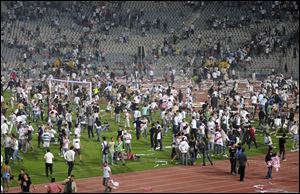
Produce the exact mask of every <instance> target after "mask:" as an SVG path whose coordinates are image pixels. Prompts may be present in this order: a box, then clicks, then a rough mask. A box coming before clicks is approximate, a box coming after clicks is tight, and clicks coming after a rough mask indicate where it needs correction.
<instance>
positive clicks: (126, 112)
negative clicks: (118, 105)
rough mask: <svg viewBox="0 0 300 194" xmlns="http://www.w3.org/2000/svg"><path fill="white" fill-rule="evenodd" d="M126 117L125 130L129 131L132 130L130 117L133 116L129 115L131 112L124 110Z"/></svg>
mask: <svg viewBox="0 0 300 194" xmlns="http://www.w3.org/2000/svg"><path fill="white" fill-rule="evenodd" d="M124 115H125V123H124V127H125V129H129V128H130V117H131V114H130V113H129V111H128V110H127V109H125V110H124Z"/></svg>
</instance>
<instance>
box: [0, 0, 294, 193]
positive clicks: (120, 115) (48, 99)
mask: <svg viewBox="0 0 300 194" xmlns="http://www.w3.org/2000/svg"><path fill="white" fill-rule="evenodd" d="M38 4H40V3H36V5H35V6H37V8H36V9H33V12H24V14H23V15H24V16H25V19H26V17H29V18H30V20H31V19H34V18H35V17H44V14H45V12H46V11H45V9H42V8H38V7H39V6H41V7H44V6H46V10H47V7H48V8H49V9H50V7H51V5H52V3H51V4H47V3H45V5H43V3H42V5H38ZM14 5H15V6H14ZM11 6H12V7H14V9H16V12H17V14H14V13H9V15H10V18H9V19H10V20H12V21H13V20H16V19H17V20H25V19H24V18H18V17H19V15H20V14H19V13H18V8H19V7H21V9H20V10H22V9H23V8H22V7H23V5H22V3H21V4H20V2H16V3H15V4H14V3H12V5H11ZM67 9H69V10H67V11H69V12H71V13H74V12H73V11H74V10H78V9H79V10H80V9H81V8H80V6H78V5H77V3H75V4H74V5H72V6H71V7H69V8H67ZM22 13H23V12H22ZM26 14H28V15H26ZM35 14H38V15H37V16H36V15H35ZM77 14H78V15H76V16H75V15H74V18H73V19H74V22H75V23H77V24H79V25H82V26H84V27H85V28H86V36H87V37H89V34H92V33H93V31H94V30H93V24H95V23H97V22H99V23H101V21H102V20H105V21H111V22H118V23H119V24H120V25H128V27H129V28H130V27H137V28H138V27H139V26H140V25H139V22H142V21H140V17H142V15H143V11H140V12H138V13H131V11H130V10H129V11H128V12H127V13H126V14H125V16H126V17H125V16H124V17H121V16H120V17H119V18H117V17H116V15H114V13H110V11H109V10H106V8H105V6H104V7H103V5H97V6H95V12H94V13H93V17H91V18H89V19H90V20H87V19H86V17H84V15H82V13H81V12H80V11H79V12H77ZM17 16H18V17H17ZM102 16H105V17H102ZM126 18H129V19H128V21H129V23H127V20H126ZM130 18H131V19H130ZM132 18H134V19H132ZM135 22H136V23H135ZM142 23H144V22H142ZM160 23H161V21H158V20H156V23H155V24H156V26H160V25H159V24H160ZM53 25H54V27H56V28H57V31H58V34H60V32H59V29H60V28H59V22H58V20H55V19H54V20H53ZM163 26H166V25H163ZM143 28H146V26H141V31H143ZM165 28H167V27H163V31H164V30H166V29H165ZM105 31H106V32H107V35H109V33H108V29H107V28H105ZM187 31H189V32H191V33H194V32H193V28H191V29H190V30H187ZM36 33H37V36H36V37H39V35H38V34H39V30H38V29H37V30H36ZM30 34H31V37H32V39H34V37H35V36H34V33H30ZM60 35H61V34H60ZM281 35H285V29H284V27H282V28H280V29H276V30H275V31H274V33H271V30H269V31H266V32H262V33H258V34H255V35H253V37H252V40H251V42H250V43H249V45H246V46H245V47H243V49H239V50H238V51H236V52H235V53H234V54H233V55H230V53H231V52H229V49H228V51H226V52H225V51H224V53H223V50H222V49H221V43H220V42H215V41H214V40H211V44H209V45H207V50H208V51H207V53H209V54H208V55H206V54H205V53H204V54H203V55H205V56H207V57H208V58H209V59H211V60H213V61H215V60H219V59H222V58H224V57H225V55H226V56H227V59H228V61H230V65H233V66H234V64H235V63H237V61H236V59H238V60H240V59H241V60H243V59H244V57H248V56H250V55H251V54H250V53H252V51H253V52H255V53H256V54H259V53H260V48H258V45H259V46H261V47H262V48H264V49H266V48H268V47H271V48H272V49H274V50H276V48H277V46H278V47H280V48H281V47H284V46H285V45H283V41H282V39H281V38H280V36H281ZM29 37H30V36H29ZM293 38H294V36H293ZM56 40H61V42H57V43H53V42H52V43H49V44H54V45H51V46H52V49H50V48H49V50H51V54H50V55H51V56H54V57H57V56H59V57H62V58H64V59H63V60H61V61H59V60H58V61H56V62H57V63H54V65H53V68H50V71H49V72H47V73H45V74H42V73H41V74H40V80H39V81H37V82H32V80H28V79H25V78H24V75H23V74H22V73H21V72H18V71H13V72H11V74H10V75H9V76H6V75H1V142H3V143H2V144H1V146H2V147H3V148H4V161H5V162H4V163H5V164H4V165H3V166H2V158H1V166H2V171H1V172H2V173H1V174H2V178H3V180H4V181H3V184H4V186H5V187H6V188H8V186H9V180H10V177H9V176H7V174H10V175H12V172H11V169H10V166H9V163H10V161H12V162H13V163H15V162H16V161H17V160H19V161H23V157H22V156H24V155H25V154H26V153H28V151H32V152H33V151H34V150H35V149H37V148H36V147H35V146H33V144H32V140H33V138H34V137H35V135H34V133H37V134H38V136H37V139H38V148H40V147H41V146H42V148H43V150H44V153H45V155H44V160H45V175H46V176H47V177H48V176H49V175H50V176H51V177H52V174H53V158H54V154H53V150H54V149H55V148H56V146H54V145H56V144H58V145H59V150H58V152H59V157H62V158H63V159H64V160H65V161H66V162H67V164H68V171H67V173H66V175H67V177H68V179H67V180H66V181H65V184H66V186H65V189H68V191H70V190H73V191H74V192H76V190H77V187H76V183H75V182H74V181H73V180H74V175H72V171H73V168H74V161H75V159H76V158H79V160H80V161H83V160H85V158H82V155H84V154H83V153H82V151H83V150H82V144H81V139H80V138H81V137H82V136H83V135H86V133H82V132H83V131H87V138H88V139H89V140H90V141H96V142H98V143H99V145H100V146H101V153H102V164H104V169H105V175H104V180H103V185H104V186H105V191H106V192H110V191H111V188H110V187H109V186H108V179H107V178H108V177H109V173H110V172H111V169H110V168H109V167H107V165H108V163H109V164H111V165H116V164H117V163H118V161H121V162H122V165H126V160H130V159H132V160H135V159H139V157H140V156H138V155H136V154H134V152H133V150H134V149H135V148H134V147H132V142H135V141H140V139H148V136H150V137H149V140H150V142H149V147H151V148H152V149H153V150H154V151H156V150H160V151H166V149H165V147H166V146H169V145H166V144H165V142H164V137H165V136H168V135H170V136H172V144H171V147H172V152H171V153H170V154H171V155H170V160H172V161H175V160H176V161H177V162H178V163H180V164H182V165H194V164H195V163H196V162H197V161H199V160H200V162H201V158H202V165H204V166H205V165H206V159H208V161H209V163H210V164H211V165H214V162H213V160H214V158H215V157H219V158H228V159H229V160H230V162H231V174H232V175H236V174H237V173H238V172H237V171H239V173H240V180H241V181H243V180H244V175H245V166H246V163H247V156H246V154H245V153H244V152H245V147H243V146H244V145H245V144H246V145H247V148H248V150H250V149H257V148H258V147H259V146H265V147H266V148H268V149H269V151H268V154H267V156H266V162H267V164H268V166H269V171H268V175H267V178H272V167H273V166H276V165H278V162H277V163H276V162H274V160H275V159H273V160H272V158H275V156H276V155H277V154H273V153H272V150H274V147H275V143H273V140H272V138H271V135H272V134H275V135H277V134H282V138H281V139H280V140H279V155H280V158H281V160H282V161H285V160H286V157H285V152H286V148H285V143H286V140H285V137H286V135H288V134H291V135H292V136H293V138H292V141H293V151H296V150H298V149H299V134H298V133H299V127H298V125H299V119H298V116H299V115H298V114H297V112H298V111H299V84H298V81H296V80H294V79H293V78H292V77H286V76H284V75H282V74H279V73H276V72H273V73H272V74H270V75H269V76H268V77H266V79H265V80H264V81H262V82H259V83H260V85H259V86H256V85H255V84H256V83H257V82H256V81H255V80H247V81H246V91H244V89H245V88H243V87H242V85H243V84H242V83H241V82H240V80H239V79H236V78H237V77H236V75H235V73H234V69H233V70H232V71H230V72H229V70H228V69H227V70H225V69H224V68H219V67H212V68H206V67H203V68H201V70H200V72H198V74H197V73H196V75H197V76H198V78H197V79H196V80H197V82H198V83H200V84H199V85H198V86H195V85H192V84H191V85H188V86H187V85H185V86H183V87H182V88H183V89H182V88H177V86H176V87H175V85H176V84H178V82H179V81H178V79H176V77H178V76H177V74H176V70H175V68H173V67H170V68H169V69H168V73H167V75H166V76H165V82H160V83H156V82H154V80H157V76H155V75H153V70H152V69H151V68H150V66H151V65H152V64H151V63H150V64H149V65H139V64H137V63H136V64H135V63H133V68H132V69H133V71H132V73H131V74H130V73H129V72H126V69H124V76H122V77H120V76H117V75H116V73H115V72H114V71H112V70H111V68H110V67H109V66H103V67H101V68H95V66H94V65H93V64H86V63H85V62H82V61H81V60H80V57H81V53H82V49H83V48H81V47H82V46H83V42H84V41H89V40H85V37H83V38H82V40H81V41H82V42H81V43H80V44H73V45H72V43H68V41H66V38H64V37H62V38H61V39H59V38H57V39H56ZM293 40H294V39H291V41H290V42H292V41H293ZM124 41H126V38H124ZM176 41H177V40H176V36H175V35H174V36H173V43H172V41H168V40H167V39H165V40H164V42H163V43H162V45H163V47H156V45H154V46H153V50H152V54H153V56H154V57H159V56H161V55H165V56H167V55H168V54H171V55H173V54H174V53H175V52H176V49H174V48H170V47H172V45H173V44H176ZM268 41H270V42H269V43H268ZM97 42H99V40H98V41H97V39H94V40H91V42H90V44H91V45H93V47H95V48H97V47H98V44H97ZM199 42H200V43H201V36H200V40H199ZM65 43H67V44H70V45H69V48H68V49H69V50H68V49H56V48H58V47H64V45H65ZM215 43H216V44H215ZM14 44H15V45H17V43H13V45H14ZM80 45H81V46H80ZM212 45H213V46H212ZM276 45H277V46H276ZM48 46H50V45H48ZM51 46H50V47H51ZM26 49H29V48H26ZM36 49H37V50H40V49H38V48H36ZM37 52H39V51H37ZM97 52H98V54H97ZM99 53H101V54H99ZM68 54H70V56H72V57H65V56H67V55H68ZM185 54H186V53H185ZM266 54H268V53H266ZM187 55H188V54H187ZM200 55H202V54H200ZM95 56H96V59H95V60H102V61H105V56H104V53H103V52H102V51H96V53H95ZM97 56H98V57H97ZM225 58H226V57H225ZM23 59H24V62H26V61H27V54H26V53H25V54H24V58H23ZM187 61H188V66H192V65H193V63H194V59H193V57H192V55H189V57H188V60H187ZM49 65H50V64H47V63H46V62H45V63H44V64H43V67H44V70H45V71H48V67H49ZM76 67H78V68H76ZM148 67H149V68H148ZM147 68H148V69H147ZM145 69H147V70H145ZM142 76H144V77H142ZM145 77H146V78H145ZM52 78H57V79H64V80H76V81H78V82H82V83H83V82H87V81H90V82H92V90H90V88H88V87H85V86H84V85H80V84H74V83H72V82H63V83H62V82H51V84H49V83H50V82H49V80H51V79H52ZM211 80H212V81H211ZM148 81H150V82H151V87H148V85H147V84H145V83H147V82H148ZM176 82H177V83H176ZM204 85H205V86H204ZM206 88H208V97H207V100H206V101H205V102H203V103H202V104H201V106H196V105H198V103H199V102H196V101H195V97H196V96H197V95H198V92H199V91H201V90H206ZM6 92H8V93H10V94H11V97H10V98H9V99H8V98H4V94H5V93H6ZM89 93H91V96H92V98H91V97H90V95H89ZM103 104H105V106H106V107H105V111H106V113H103V112H101V108H100V105H103ZM104 114H105V116H107V115H106V114H108V115H109V116H108V117H111V118H113V119H114V121H113V122H115V123H117V125H119V128H118V131H116V130H117V129H111V123H109V122H108V121H107V120H105V119H104V118H103V117H104ZM157 115H159V117H157ZM255 120H258V121H259V125H258V126H257V127H256V126H255V125H254V122H255ZM35 123H39V124H40V125H38V126H37V128H35V127H33V126H35V125H34V124H35ZM122 124H124V125H122ZM103 131H114V132H116V136H114V137H116V139H115V138H114V137H106V136H104V135H103ZM258 131H259V132H261V133H263V134H264V142H258V141H257V138H256V134H257V132H258ZM94 132H95V134H96V135H97V139H94ZM134 133H135V137H132V135H134ZM252 144H254V146H255V148H253V146H252ZM276 147H277V146H276ZM20 152H21V154H20ZM272 161H273V163H272ZM78 165H80V163H79V164H78ZM237 168H238V169H239V170H237ZM49 172H50V173H49ZM21 174H25V175H22V176H21V178H19V181H20V184H21V189H22V190H23V191H24V192H26V191H29V188H30V186H31V185H32V183H31V180H30V176H29V175H28V174H26V173H24V172H23V171H22V173H21ZM70 180H71V181H70ZM69 181H70V182H72V181H73V183H71V184H69ZM51 182H52V183H51V184H50V185H49V186H48V189H49V191H50V190H51V191H52V190H55V191H60V192H61V191H62V188H61V187H60V186H59V185H57V184H56V183H55V178H53V177H52V179H51Z"/></svg>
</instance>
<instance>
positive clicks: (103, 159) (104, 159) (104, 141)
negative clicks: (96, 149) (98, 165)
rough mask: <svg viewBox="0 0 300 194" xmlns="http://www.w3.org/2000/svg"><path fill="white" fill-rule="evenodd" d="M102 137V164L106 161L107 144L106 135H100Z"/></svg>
mask: <svg viewBox="0 0 300 194" xmlns="http://www.w3.org/2000/svg"><path fill="white" fill-rule="evenodd" d="M102 139H103V142H102V144H101V145H102V164H104V162H108V153H109V145H108V143H107V141H106V137H102Z"/></svg>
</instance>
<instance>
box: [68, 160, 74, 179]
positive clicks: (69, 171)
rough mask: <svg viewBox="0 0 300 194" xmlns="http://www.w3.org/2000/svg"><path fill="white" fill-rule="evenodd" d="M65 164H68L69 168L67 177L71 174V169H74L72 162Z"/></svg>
mask: <svg viewBox="0 0 300 194" xmlns="http://www.w3.org/2000/svg"><path fill="white" fill-rule="evenodd" d="M67 163H68V166H69V168H68V176H70V175H71V172H72V170H73V167H74V162H73V161H70V162H69V161H68V162H67Z"/></svg>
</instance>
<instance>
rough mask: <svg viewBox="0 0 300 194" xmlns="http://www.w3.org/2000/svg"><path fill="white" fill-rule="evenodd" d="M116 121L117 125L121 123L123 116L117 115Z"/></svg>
mask: <svg viewBox="0 0 300 194" xmlns="http://www.w3.org/2000/svg"><path fill="white" fill-rule="evenodd" d="M115 121H116V122H117V123H120V121H121V116H120V114H116V115H115Z"/></svg>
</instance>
